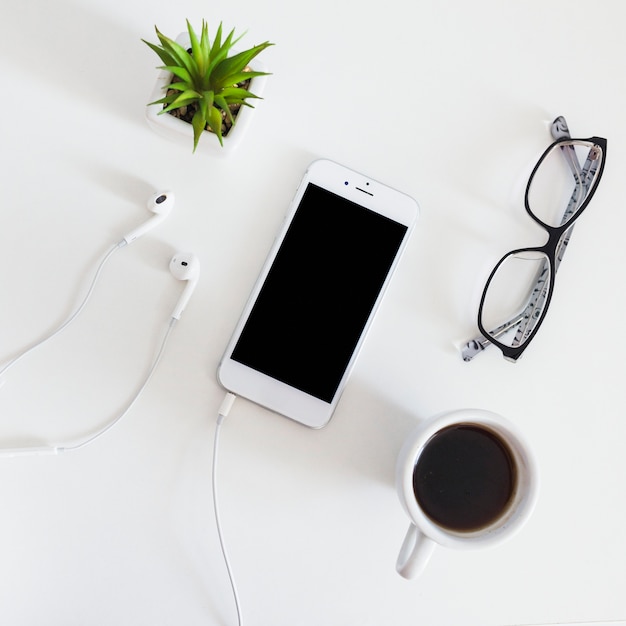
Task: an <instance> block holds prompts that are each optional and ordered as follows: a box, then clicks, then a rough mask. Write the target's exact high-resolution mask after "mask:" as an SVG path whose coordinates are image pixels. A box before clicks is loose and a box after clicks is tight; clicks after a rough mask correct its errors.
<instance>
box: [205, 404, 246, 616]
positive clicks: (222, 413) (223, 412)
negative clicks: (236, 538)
mask: <svg viewBox="0 0 626 626" xmlns="http://www.w3.org/2000/svg"><path fill="white" fill-rule="evenodd" d="M236 399H237V396H235V395H234V394H232V393H230V392H229V393H227V394H226V396H225V397H224V400H223V402H222V405H221V406H220V409H219V412H218V416H217V423H216V425H215V438H214V440H213V463H212V466H211V486H212V492H213V511H214V513H215V525H216V527H217V536H218V538H219V541H220V549H221V550H222V556H223V557H224V563H225V564H226V571H227V572H228V579H229V580H230V586H231V588H232V591H233V598H234V600H235V608H236V609H237V623H238V625H239V626H242V624H243V618H242V615H241V603H240V601H239V593H238V591H237V585H236V584H235V578H234V576H233V571H232V568H231V565H230V559H229V558H228V552H227V550H226V544H225V543H224V536H223V533H222V523H221V521H220V513H219V506H218V498H217V451H218V448H219V438H220V431H221V428H222V423H223V422H224V419H225V418H226V417H227V416H228V413H229V412H230V409H231V407H232V406H233V403H234V402H235V400H236Z"/></svg>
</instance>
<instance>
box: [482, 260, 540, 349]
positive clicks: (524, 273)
mask: <svg viewBox="0 0 626 626" xmlns="http://www.w3.org/2000/svg"><path fill="white" fill-rule="evenodd" d="M549 282H550V262H549V260H548V257H547V256H546V255H545V254H544V253H543V252H538V251H535V250H523V251H520V252H513V253H511V254H508V255H507V256H506V257H504V259H503V260H502V261H501V262H500V264H499V265H498V267H497V269H496V270H495V272H494V274H493V276H492V278H491V281H490V283H489V288H488V289H487V291H486V293H485V299H484V301H483V306H482V308H481V322H482V325H483V326H484V327H485V328H489V329H494V331H493V332H492V334H491V336H492V337H493V338H495V339H497V340H498V341H499V342H500V343H503V344H504V345H507V346H519V345H522V344H523V343H524V342H525V341H526V340H527V339H528V336H529V334H530V332H531V331H532V329H533V328H534V326H535V325H536V323H537V322H538V321H539V319H541V316H542V315H543V311H544V309H543V306H542V305H543V302H544V300H545V294H546V292H547V288H548V284H549Z"/></svg>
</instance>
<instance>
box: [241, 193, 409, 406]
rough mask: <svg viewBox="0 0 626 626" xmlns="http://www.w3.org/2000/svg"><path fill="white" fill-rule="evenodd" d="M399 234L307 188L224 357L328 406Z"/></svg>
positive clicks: (400, 228)
mask: <svg viewBox="0 0 626 626" xmlns="http://www.w3.org/2000/svg"><path fill="white" fill-rule="evenodd" d="M406 231H407V226H405V225H403V224H400V223H398V222H396V221H394V220H392V219H389V218H387V217H385V216H382V215H380V214H378V213H375V212H374V211H371V210H370V209H367V208H365V207H363V206H360V205H359V204H356V203H355V202H352V201H350V200H348V199H346V198H342V197H341V196H338V195H337V194H335V193H333V192H330V191H328V190H326V189H323V188H321V187H319V186H317V185H315V184H313V183H309V184H308V186H307V188H306V190H305V192H304V195H303V197H302V201H301V203H300V204H299V206H298V208H297V210H296V212H295V215H294V217H293V220H292V222H291V224H290V225H289V228H288V230H287V233H286V235H285V237H284V239H283V241H282V243H281V245H280V247H279V250H278V252H277V255H276V257H275V259H274V262H273V264H272V267H271V269H270V270H269V273H268V274H267V276H266V279H265V281H264V283H263V285H262V287H261V289H260V292H259V295H258V298H257V300H256V302H255V304H254V306H253V308H252V310H251V312H250V315H249V317H248V319H247V321H246V323H245V325H244V327H243V329H242V332H241V335H240V337H239V339H238V341H237V343H236V344H235V347H234V349H233V353H232V356H231V358H232V359H233V360H235V361H237V362H239V363H242V364H243V365H246V366H248V367H250V368H252V369H254V370H256V371H258V372H261V373H263V374H266V375H267V376H271V377H272V378H275V379H276V380H279V381H281V382H283V383H286V384H287V385H290V386H292V387H295V388H296V389H299V390H300V391H303V392H304V393H307V394H310V395H312V396H314V397H315V398H318V399H320V400H322V401H325V402H329V403H330V402H332V400H333V398H334V396H335V393H336V392H337V389H338V387H339V385H340V383H341V380H342V378H343V375H344V373H345V371H346V369H347V367H348V365H349V363H350V359H351V357H352V354H353V352H354V350H355V348H356V347H357V345H358V342H359V339H360V337H361V334H362V332H363V330H364V328H365V326H366V324H367V321H368V319H369V317H370V314H371V312H372V309H373V308H374V306H375V304H376V301H377V299H378V296H379V294H380V291H381V289H382V288H383V285H384V283H385V279H386V277H387V275H388V273H389V271H390V269H391V267H392V265H393V263H394V260H395V257H396V255H397V253H398V250H399V248H400V246H401V244H402V240H403V238H404V236H405V233H406Z"/></svg>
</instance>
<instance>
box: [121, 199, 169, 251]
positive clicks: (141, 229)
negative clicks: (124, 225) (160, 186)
mask: <svg viewBox="0 0 626 626" xmlns="http://www.w3.org/2000/svg"><path fill="white" fill-rule="evenodd" d="M175 200H176V198H175V196H174V193H173V192H172V191H158V192H157V193H155V194H153V195H152V196H151V197H150V198H149V200H148V203H147V206H148V209H149V210H150V211H152V212H153V213H154V214H155V215H154V216H153V217H151V218H150V219H149V220H148V221H147V222H144V223H143V224H141V225H140V226H137V228H135V229H133V230H131V231H130V232H129V233H128V234H127V235H125V236H124V238H123V241H124V242H126V243H132V242H133V241H135V239H138V238H139V237H141V236H142V235H145V234H146V233H147V232H148V231H149V230H152V229H153V228H154V227H155V226H158V225H159V224H160V223H161V222H162V221H163V220H164V219H165V218H166V217H167V216H168V215H169V214H170V213H171V211H172V209H173V208H174V203H175Z"/></svg>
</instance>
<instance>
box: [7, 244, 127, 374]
mask: <svg viewBox="0 0 626 626" xmlns="http://www.w3.org/2000/svg"><path fill="white" fill-rule="evenodd" d="M125 245H126V242H125V241H124V240H122V241H120V242H119V243H116V244H115V245H114V246H113V247H112V248H111V249H110V250H109V251H108V252H107V253H106V255H105V256H104V258H103V259H102V261H100V264H99V265H98V267H97V269H96V272H95V274H94V277H93V278H92V280H91V284H90V285H89V289H88V290H87V294H86V295H85V297H84V298H83V301H82V302H81V303H80V304H79V305H78V308H77V309H76V310H75V311H74V312H73V313H72V314H71V315H70V316H69V317H68V318H67V319H66V320H65V321H64V322H63V323H62V324H61V325H60V326H59V327H58V328H56V329H55V330H53V331H52V332H51V333H49V334H48V335H45V336H44V337H43V338H41V339H40V340H39V341H37V342H36V343H34V344H33V345H31V346H30V347H28V348H27V349H26V350H24V351H22V352H21V353H20V354H18V355H17V356H16V357H14V358H13V359H11V360H10V361H9V362H8V363H6V365H4V367H2V368H0V378H2V376H3V375H4V374H5V373H6V372H7V371H8V370H9V369H10V368H12V367H13V366H14V365H15V364H16V363H17V362H18V361H20V360H22V359H23V358H24V357H25V356H26V355H27V354H29V353H30V352H32V351H33V350H35V349H36V348H39V347H41V346H42V345H43V344H44V343H46V342H47V341H49V340H50V339H52V338H53V337H55V336H56V335H58V334H59V333H60V332H61V331H62V330H63V329H64V328H67V326H69V325H70V324H71V323H72V322H73V321H74V320H75V319H76V318H77V317H78V315H79V314H80V313H81V311H82V310H83V309H84V308H85V306H86V304H87V302H88V301H89V298H90V297H91V294H92V293H93V290H94V288H95V286H96V283H97V282H98V278H99V277H100V274H101V272H102V269H103V268H104V265H105V264H106V262H107V261H108V260H109V258H110V257H111V255H112V254H113V253H114V252H115V251H116V250H118V249H119V248H121V247H123V246H125Z"/></svg>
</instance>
